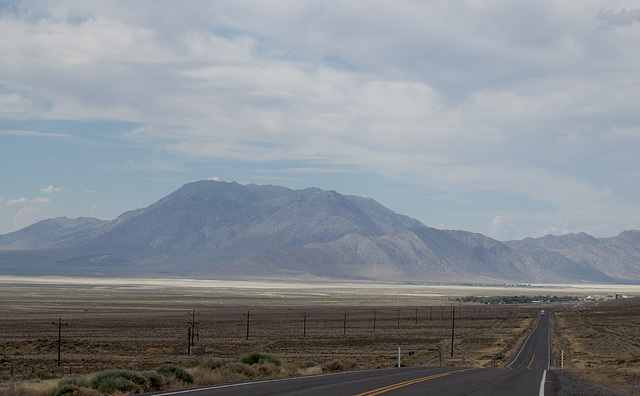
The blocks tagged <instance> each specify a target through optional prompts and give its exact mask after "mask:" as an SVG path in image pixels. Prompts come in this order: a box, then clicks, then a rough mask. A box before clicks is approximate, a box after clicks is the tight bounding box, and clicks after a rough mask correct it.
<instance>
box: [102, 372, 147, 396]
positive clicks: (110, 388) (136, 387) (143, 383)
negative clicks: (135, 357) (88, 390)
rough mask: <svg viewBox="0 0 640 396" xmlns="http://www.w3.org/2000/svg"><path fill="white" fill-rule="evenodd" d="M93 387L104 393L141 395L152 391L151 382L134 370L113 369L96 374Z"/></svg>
mask: <svg viewBox="0 0 640 396" xmlns="http://www.w3.org/2000/svg"><path fill="white" fill-rule="evenodd" d="M91 387H92V388H93V389H96V390H97V391H100V392H102V393H106V394H110V393H114V392H124V393H128V394H131V393H140V392H142V391H146V390H151V387H150V386H149V380H148V379H147V377H145V376H144V375H142V373H140V372H137V371H133V370H124V369H113V370H106V371H103V372H101V373H98V374H96V376H95V377H93V378H92V379H91Z"/></svg>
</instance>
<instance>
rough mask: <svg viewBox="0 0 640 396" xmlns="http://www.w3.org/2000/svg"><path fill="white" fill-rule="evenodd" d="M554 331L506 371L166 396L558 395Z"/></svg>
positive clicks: (367, 377)
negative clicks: (550, 371) (552, 353)
mask: <svg viewBox="0 0 640 396" xmlns="http://www.w3.org/2000/svg"><path fill="white" fill-rule="evenodd" d="M550 345H551V325H550V320H549V317H548V316H547V315H545V316H541V317H540V319H539V320H538V322H537V324H536V327H535V328H534V330H533V331H532V332H531V333H530V334H529V336H528V337H527V338H526V340H525V342H524V343H523V344H522V346H521V347H520V349H519V351H518V353H517V354H516V356H515V357H514V359H513V360H512V361H511V362H510V363H509V364H508V365H507V368H506V369H474V368H464V367H402V368H394V369H383V370H362V371H351V372H341V373H332V374H321V375H314V376H307V377H293V378H285V379H277V380H265V381H253V382H245V383H238V384H227V385H217V386H211V387H205V388H198V389H189V390H180V391H173V392H166V393H162V394H163V395H181V396H182V395H184V396H209V395H216V396H222V395H330V396H342V395H350V396H354V395H357V396H374V395H381V394H384V395H447V396H456V395H478V396H480V395H489V396H499V395H522V396H528V395H531V396H540V395H547V396H549V395H553V393H552V392H553V388H554V387H553V386H552V384H550V382H551V381H552V377H553V376H551V375H547V370H548V369H549V364H550V357H551V356H550Z"/></svg>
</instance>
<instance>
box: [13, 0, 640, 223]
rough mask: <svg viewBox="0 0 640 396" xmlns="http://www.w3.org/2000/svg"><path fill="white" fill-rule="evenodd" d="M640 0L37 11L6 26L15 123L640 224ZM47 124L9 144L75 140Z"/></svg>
mask: <svg viewBox="0 0 640 396" xmlns="http://www.w3.org/2000/svg"><path fill="white" fill-rule="evenodd" d="M633 4H634V3H633V2H630V1H629V2H627V1H616V2H615V3H611V2H604V1H597V0H595V1H589V2H584V1H581V0H569V1H564V2H550V1H543V2H530V3H527V4H524V5H523V4H514V3H513V2H510V1H506V0H505V1H501V0H498V1H493V2H476V1H466V2H440V3H432V2H428V3H425V2H413V1H394V2H382V1H380V2H376V1H374V2H370V3H360V2H357V1H347V2H329V3H328V2H325V1H306V2H293V3H291V2H279V1H276V2H269V4H267V3H264V4H263V3H260V2H258V3H256V2H245V1H240V0H238V1H231V2H211V3H210V2H203V3H198V4H197V5H193V6H190V5H182V4H180V5H178V4H171V3H167V4H163V6H162V7H158V6H155V5H146V4H140V5H137V6H136V7H131V6H130V4H129V3H126V2H117V1H116V2H108V3H95V2H71V3H63V4H57V5H53V4H51V3H47V2H37V1H36V2H33V3H30V5H29V6H28V7H27V6H25V7H24V8H22V10H27V11H21V12H25V13H24V14H16V13H11V12H9V11H5V12H4V13H2V14H0V27H1V28H2V31H3V33H4V34H3V35H2V36H1V37H0V51H1V52H2V53H3V54H9V57H8V59H9V58H10V59H11V62H2V63H0V75H2V76H3V81H2V82H1V83H0V109H3V110H0V115H4V118H7V117H9V118H11V119H21V118H22V119H53V120H95V119H101V120H114V121H127V122H135V123H139V124H140V125H139V126H136V127H134V128H133V129H132V130H130V131H122V132H120V133H118V134H115V135H113V136H112V137H114V138H117V139H120V140H122V141H126V142H128V143H131V144H135V145H138V146H144V147H148V148H149V151H150V152H151V153H152V154H153V155H154V156H155V158H146V159H145V160H131V161H126V160H125V163H126V165H125V166H124V167H121V168H120V169H118V170H123V169H124V170H127V171H131V172H135V171H142V172H153V171H161V172H162V171H167V172H175V171H179V172H186V171H187V170H188V166H186V165H185V162H189V161H197V162H198V163H200V162H201V161H203V160H204V161H207V160H213V161H247V162H253V163H257V164H259V163H264V162H275V161H289V162H291V163H292V164H291V165H287V167H288V169H289V170H288V171H287V170H286V169H285V170H284V171H283V172H284V173H287V172H289V173H291V172H292V170H294V171H295V172H298V170H299V169H303V170H304V171H305V172H307V173H309V174H311V172H310V170H309V169H312V168H313V169H318V170H320V171H318V172H316V173H317V174H322V173H325V172H326V171H324V169H325V168H326V169H341V168H345V167H346V168H348V169H350V170H352V169H353V170H355V171H357V170H360V171H364V172H367V173H372V174H378V175H383V176H387V177H391V178H394V179H397V180H401V181H404V182H406V183H409V184H412V183H413V184H418V185H423V186H427V187H428V188H431V189H436V190H440V191H444V192H446V193H450V194H459V193H464V194H482V193H486V192H492V193H495V194H498V195H500V194H502V195H503V196H507V197H508V196H512V195H521V196H525V197H527V198H528V199H529V200H532V201H536V202H540V203H541V206H543V205H542V204H544V205H546V207H547V208H546V209H545V210H546V211H548V213H547V212H545V214H544V215H541V214H539V213H536V214H535V215H533V216H529V215H530V214H531V213H530V212H529V211H528V209H520V210H517V209H515V210H513V209H512V211H508V219H509V221H508V223H509V224H507V223H499V221H500V220H499V216H498V217H496V214H497V213H507V211H499V210H496V211H495V212H493V211H490V212H491V213H493V214H492V215H491V216H492V217H489V218H485V219H483V220H482V221H479V222H478V223H479V224H482V227H489V228H491V229H493V227H496V228H495V230H496V232H498V231H500V232H503V231H504V232H516V231H515V230H516V229H518V231H517V232H523V233H525V234H527V233H529V231H524V230H522V228H518V227H527V226H526V225H524V224H534V222H535V221H536V219H539V221H540V223H539V224H538V223H535V225H531V226H530V227H531V228H530V230H533V229H534V228H535V233H540V232H542V231H543V230H548V229H552V228H550V227H561V228H557V229H560V230H564V229H565V228H566V229H571V230H573V228H570V227H583V226H584V225H585V224H587V223H588V220H585V219H587V218H589V217H590V216H591V218H592V219H593V225H592V226H593V227H598V226H599V225H601V224H603V223H605V222H606V218H607V217H608V218H615V219H616V222H618V221H621V220H619V219H623V218H624V217H625V213H627V214H628V213H640V210H639V209H640V207H638V204H637V203H635V202H633V201H634V199H635V198H634V197H637V196H638V194H640V182H639V181H640V180H639V178H640V174H638V173H637V171H636V169H640V159H639V158H638V156H637V152H638V151H639V150H640V140H638V139H637V135H638V134H637V133H636V132H637V131H638V128H639V126H638V123H637V109H636V107H637V106H636V104H637V103H638V102H640V89H639V88H638V84H637V82H638V78H637V70H636V68H634V67H633V65H637V64H639V63H640V53H638V51H635V50H634V49H635V48H636V47H637V37H638V34H639V33H640V24H638V23H636V22H638V21H640V17H639V16H638V15H640V14H638V13H639V12H640V11H639V10H637V9H632V7H633ZM605 6H606V7H607V8H603V7H605ZM610 7H614V9H613V10H611V9H610ZM627 10H628V11H627ZM603 26H606V27H620V28H616V29H602V27H603ZM3 111H5V113H3ZM28 129H29V130H26V131H19V130H5V131H0V134H1V135H22V136H26V135H28V136H42V137H45V136H47V137H68V136H70V135H66V134H58V133H45V132H36V131H33V130H32V129H33V128H28ZM87 133H89V132H87ZM296 161H298V162H304V163H305V165H308V164H310V163H311V164H312V165H314V166H313V167H310V168H308V169H307V168H303V167H302V166H300V163H295V162H296ZM316 165H317V166H316ZM345 165H346V166H345ZM97 166H98V167H100V166H102V169H106V168H109V167H110V169H113V166H112V165H111V166H110V165H106V164H100V165H97ZM256 167H257V166H256ZM336 173H340V172H336ZM346 173H347V172H346ZM49 188H50V189H51V191H47V190H48V189H49ZM54 190H55V188H54V187H53V186H49V187H47V188H46V189H43V190H41V192H43V193H45V192H54ZM9 202H11V201H7V202H6V203H7V204H8V203H9ZM16 203H17V202H16ZM22 203H23V204H24V203H25V202H22ZM490 204H491V203H487V205H490ZM487 212H489V211H487ZM554 213H555V215H556V216H555V217H556V219H557V214H558V213H562V215H563V216H566V217H567V220H566V221H565V222H564V223H566V224H568V227H569V228H567V227H564V226H562V225H558V223H556V222H554ZM547 214H548V215H547ZM492 218H493V220H495V221H496V222H497V223H495V224H494V223H490V222H491V219H492ZM421 220H425V219H421ZM502 221H504V222H506V219H505V218H502ZM543 221H547V222H550V223H548V224H542V222H543ZM427 222H428V221H427ZM515 224H517V227H516V226H515ZM626 224H629V222H627V223H626ZM630 224H640V217H635V218H634V219H633V220H632V221H631V222H630ZM507 226H508V227H507ZM498 227H501V228H498ZM505 235H506V234H505Z"/></svg>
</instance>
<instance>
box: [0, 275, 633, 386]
mask: <svg viewBox="0 0 640 396" xmlns="http://www.w3.org/2000/svg"><path fill="white" fill-rule="evenodd" d="M211 282H213V281H188V280H183V281H181V283H171V281H159V280H107V281H102V282H98V281H92V280H87V279H85V280H78V281H75V280H73V279H62V278H55V279H52V280H50V281H44V280H43V279H33V278H29V279H26V278H25V279H15V278H14V279H10V280H7V279H3V280H0V283H2V288H1V289H0V290H1V291H0V303H1V306H2V315H1V316H0V328H2V329H3V331H2V332H1V333H0V380H1V382H2V383H3V388H4V389H5V392H6V391H7V390H8V389H14V390H15V389H16V388H15V387H16V386H19V387H22V388H21V389H32V390H33V392H35V393H34V394H38V393H39V392H41V391H42V389H41V388H46V387H47V386H53V385H55V383H56V382H57V380H58V379H59V378H61V377H65V376H66V377H68V376H70V375H86V374H90V373H95V372H100V371H102V370H106V369H110V368H128V369H133V370H148V369H155V368H157V367H159V366H161V365H163V364H165V363H171V364H175V365H179V366H182V367H185V368H187V369H188V370H191V371H192V372H194V373H197V372H198V370H197V369H196V367H197V366H198V364H199V363H202V362H203V361H205V360H207V359H210V358H212V357H213V358H216V359H218V360H219V361H221V362H225V363H228V364H232V363H233V364H236V363H238V362H239V360H240V358H241V357H242V356H244V355H246V354H247V353H249V352H251V351H260V352H267V353H270V354H272V355H274V356H276V357H277V358H278V359H279V360H280V361H281V362H282V368H280V369H278V370H279V371H273V370H263V371H262V372H260V371H259V370H258V371H256V370H255V369H253V371H251V370H245V371H246V372H244V373H240V372H238V373H236V374H237V375H236V376H235V377H234V378H233V380H243V379H247V378H255V377H259V376H274V375H295V374H305V373H313V372H318V371H322V370H331V369H332V368H338V369H339V368H343V369H345V368H346V369H353V368H379V367H392V366H394V365H396V364H397V356H398V347H400V348H401V358H402V364H404V365H411V366H415V365H438V364H440V362H439V360H438V349H439V350H440V353H441V356H442V364H443V365H448V366H476V367H498V368H500V367H504V365H505V364H506V362H507V361H508V360H509V358H510V357H511V356H512V354H513V353H514V352H515V350H516V348H517V346H518V345H519V343H520V342H521V340H522V339H523V337H524V336H525V335H526V334H527V333H528V332H529V331H530V329H531V328H532V326H533V325H534V324H535V320H536V319H537V317H538V316H539V314H540V310H541V309H545V310H551V311H552V318H553V328H554V337H553V348H554V350H553V353H554V354H556V355H558V354H559V352H560V350H562V349H564V351H565V354H566V355H565V356H566V360H565V369H568V370H571V371H573V372H575V373H576V375H578V376H584V377H587V378H591V379H595V380H597V381H600V382H602V383H605V384H607V385H608V386H611V387H613V388H614V389H617V390H620V391H626V392H629V393H635V394H638V393H640V387H639V386H640V381H639V379H638V374H640V361H639V358H638V357H639V356H640V321H638V319H637V318H638V317H640V302H638V301H637V300H638V299H635V298H633V299H626V300H615V301H605V302H589V303H565V304H545V303H536V304H519V305H515V304H513V305H512V304H509V305H483V304H471V303H469V304H460V303H457V302H454V301H451V300H449V299H448V297H446V296H447V295H453V296H468V295H488V296H490V295H522V294H531V295H538V294H543V295H546V294H551V295H553V294H561V293H567V290H568V289H567V288H564V289H560V288H557V287H555V286H545V287H546V289H543V288H542V287H540V288H537V287H504V286H500V287H490V288H484V289H482V288H477V287H476V288H474V289H471V288H470V287H469V286H421V285H385V284H361V283H357V284H356V283H342V284H319V283H315V284H305V283H297V282H278V283H275V284H274V283H252V282H249V283H242V282H239V283H234V282H230V283H229V282H226V283H216V282H213V283H211ZM599 287H600V286H593V287H592V288H593V289H594V290H590V291H589V292H588V293H589V294H603V295H604V294H608V293H609V290H610V289H605V288H606V287H607V286H604V287H603V289H601V290H600V289H597V288H599ZM447 288H449V289H447ZM576 290H578V288H576ZM554 291H555V292H556V293H554ZM582 292H585V290H582ZM623 292H624V293H629V292H633V290H619V289H616V290H615V291H614V293H623ZM576 294H577V293H576ZM584 294H586V293H584ZM454 312H455V313H454ZM194 314H195V316H194ZM453 314H455V322H453V321H452V315H453ZM194 322H195V323H196V327H195V329H196V331H195V332H194V333H195V334H196V338H195V349H196V351H197V352H198V353H199V355H198V356H188V355H187V354H185V352H186V351H187V346H188V342H189V336H188V333H189V329H190V327H191V326H192V324H193V323H194ZM58 324H62V326H61V327H60V333H59V326H58ZM452 325H454V328H453V335H454V342H453V356H452V353H451V352H452V351H451V348H452V343H451V334H452ZM59 334H60V341H61V342H60V352H61V355H60V365H58V361H57V358H58V335H59ZM285 368H286V369H285ZM240 371H241V370H240ZM243 376H244V377H243ZM195 378H196V382H198V383H197V385H199V384H205V383H210V382H212V381H222V380H224V379H223V378H217V379H213V377H211V376H208V377H207V376H205V375H200V376H197V375H196V376H195ZM227 380H228V378H227ZM16 384H18V385H16ZM11 386H13V388H11Z"/></svg>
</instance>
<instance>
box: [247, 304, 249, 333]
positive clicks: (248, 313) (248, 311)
mask: <svg viewBox="0 0 640 396" xmlns="http://www.w3.org/2000/svg"><path fill="white" fill-rule="evenodd" d="M248 339H249V311H247V340H248Z"/></svg>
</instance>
